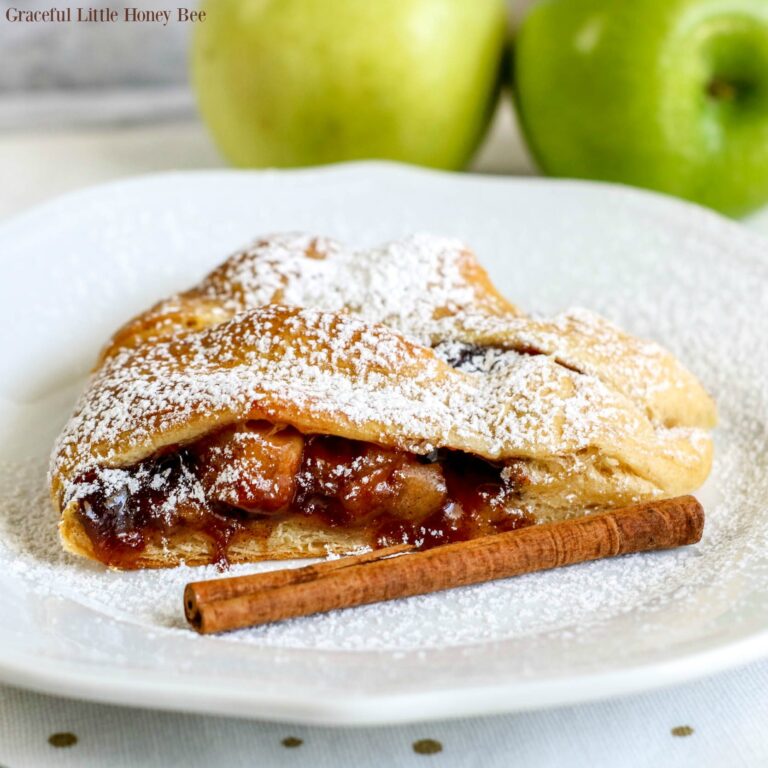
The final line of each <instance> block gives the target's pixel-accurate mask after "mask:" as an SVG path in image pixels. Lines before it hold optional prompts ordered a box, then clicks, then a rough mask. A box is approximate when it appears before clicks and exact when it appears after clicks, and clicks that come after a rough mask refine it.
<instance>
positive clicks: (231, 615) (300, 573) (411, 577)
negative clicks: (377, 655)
mask: <svg viewBox="0 0 768 768" xmlns="http://www.w3.org/2000/svg"><path fill="white" fill-rule="evenodd" d="M703 528H704V510H703V509H702V508H701V505H700V504H699V502H698V501H696V499H695V498H693V497H692V496H681V497H679V498H675V499H666V500H663V501H655V502H645V503H642V504H635V505H633V506H630V507H624V508H622V509H617V510H613V511H611V512H606V513H603V514H598V515H589V516H586V517H580V518H574V519H570V520H566V521H563V522H559V523H548V524H542V525H534V526H531V527H529V528H522V529H519V530H516V531H511V532H509V533H500V534H496V535H494V536H486V537H483V538H479V539H472V540H469V541H462V542H458V543H456V544H446V545H443V546H440V547H435V548H434V549H429V550H425V551H419V552H414V553H412V554H399V553H400V552H402V551H403V549H402V548H401V547H394V548H389V549H388V550H377V551H374V552H371V553H367V554H366V555H362V556H357V557H352V558H341V559H339V560H334V561H330V562H326V563H321V564H319V565H311V566H308V567H305V568H298V569H286V570H281V571H275V572H271V573H265V574H256V575H253V576H239V577H233V578H227V579H216V580H214V581H210V582H196V583H191V584H188V585H187V587H186V589H185V591H184V607H185V613H186V616H187V619H188V620H189V622H190V624H191V625H192V626H193V627H194V628H195V629H196V630H197V631H198V632H200V633H202V634H210V633H215V632H226V631H228V630H232V629H239V628H242V627H249V626H258V625H260V624H266V623H268V622H272V621H280V620H281V619H287V618H292V617H296V616H307V615H309V614H313V613H322V612H326V611H331V610H334V609H337V608H348V607H352V606H355V605H365V604H368V603H376V602H381V601H385V600H394V599H397V598H401V597H409V596H412V595H421V594H426V593H428V592H437V591H439V590H443V589H449V588H451V587H458V586H465V585H468V584H478V583H480V582H484V581H492V580H494V579H503V578H508V577H510V576H518V575H520V574H524V573H531V572H533V571H541V570H545V569H549V568H557V567H559V566H562V565H572V564H575V563H580V562H585V561H588V560H598V559H600V558H603V557H613V556H615V555H622V554H628V553H631V552H642V551H647V550H656V549H669V548H672V547H679V546H683V545H686V544H694V543H695V542H697V541H699V539H700V538H701V534H702V530H703ZM394 550H396V551H394Z"/></svg>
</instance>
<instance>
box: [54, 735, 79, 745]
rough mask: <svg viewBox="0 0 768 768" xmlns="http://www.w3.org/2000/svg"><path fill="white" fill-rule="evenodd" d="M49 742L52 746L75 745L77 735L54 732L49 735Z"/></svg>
mask: <svg viewBox="0 0 768 768" xmlns="http://www.w3.org/2000/svg"><path fill="white" fill-rule="evenodd" d="M48 743H49V744H50V745H51V746H52V747H73V746H74V745H75V744H77V736H75V734H74V733H69V732H65V733H52V734H51V735H50V736H49V737H48Z"/></svg>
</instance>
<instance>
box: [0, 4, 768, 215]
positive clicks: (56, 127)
mask: <svg viewBox="0 0 768 768" xmlns="http://www.w3.org/2000/svg"><path fill="white" fill-rule="evenodd" d="M200 2H201V7H203V8H206V9H207V11H208V17H209V19H208V20H207V21H206V22H204V23H198V24H191V23H179V22H178V20H176V19H175V18H172V19H171V21H170V23H168V24H167V25H163V24H153V23H125V22H123V21H118V22H115V23H92V24H89V23H44V22H36V23H19V22H13V21H11V20H10V19H9V18H8V15H7V13H8V12H9V11H12V9H15V8H19V9H20V10H23V11H33V10H38V11H45V10H48V9H50V8H52V7H55V8H59V9H63V8H67V7H69V8H71V9H76V8H77V7H78V6H79V5H83V6H85V7H88V8H94V9H106V8H109V9H115V10H117V11H118V12H120V11H122V9H124V8H126V7H132V8H136V9H139V10H142V9H143V10H147V11H155V12H156V11H158V10H167V11H171V12H172V15H173V16H175V12H176V9H177V8H178V6H179V0H176V1H175V2H169V0H130V2H124V1H123V0H112V1H111V2H110V1H108V0H93V2H91V3H89V4H79V3H77V2H72V1H71V0H62V2H58V3H52V2H51V0H24V1H23V2H22V1H21V0H0V169H2V171H3V173H4V175H5V176H6V178H8V179H10V180H11V182H10V183H7V184H6V185H4V186H3V187H0V215H7V214H9V213H14V212H17V211H19V210H22V209H23V208H25V207H27V206H29V205H31V204H34V203H36V202H39V201H41V200H42V199H45V198H47V197H50V196H52V195H55V194H57V193H60V192H64V191H67V190H70V189H74V188H77V187H79V186H83V185H88V184H93V183H97V182H99V181H103V180H108V179H113V178H117V177H120V176H125V175H135V174H141V173H146V172H156V171H164V170H170V169H192V168H208V167H223V166H227V165H235V166H241V167H289V166H307V165H318V164H323V163H330V162H339V161H345V160H356V159H366V158H383V159H392V160H398V161H401V162H411V163H416V164H421V165H427V166H432V167H436V168H444V169H449V170H464V169H466V170H472V171H476V172H483V173H499V174H531V173H536V172H541V173H545V174H547V175H550V176H557V177H573V178H586V179H598V180H605V181H614V182H619V183H624V184H630V185H635V186H641V187H646V188H650V189H654V190H657V191H661V192H665V193H668V194H672V195H676V196H678V197H683V198H686V199H689V200H693V201H695V202H698V203H701V204H703V205H706V206H709V207H712V208H714V209H716V210H718V211H720V212H722V213H725V214H726V215H730V216H743V215H745V214H748V213H753V212H755V211H759V210H761V209H762V213H765V212H766V208H765V203H766V202H768V4H767V0H742V1H741V2H739V3H733V2H732V0H579V2H575V0H574V1H573V2H571V1H570V0H547V2H536V0H376V2H363V0H360V1H359V2H357V1H356V0H207V2H206V0H200ZM189 7H190V8H195V7H198V2H197V0H190V2H189ZM195 33H197V34H195ZM510 40H511V41H512V44H511V46H510V45H509V41H510ZM510 51H511V52H512V53H510ZM499 75H500V76H499ZM498 82H501V83H502V86H503V90H502V97H501V98H500V99H499V100H498V101H497V100H496V98H495V95H496V90H495V84H496V83H498ZM510 86H511V88H510ZM510 93H513V94H514V98H512V97H511V96H510ZM491 108H492V109H491ZM489 114H491V118H492V119H490V120H489V119H488V116H489ZM521 126H522V127H523V129H521ZM534 157H535V159H536V162H534V161H533V158H534ZM766 216H768V213H766Z"/></svg>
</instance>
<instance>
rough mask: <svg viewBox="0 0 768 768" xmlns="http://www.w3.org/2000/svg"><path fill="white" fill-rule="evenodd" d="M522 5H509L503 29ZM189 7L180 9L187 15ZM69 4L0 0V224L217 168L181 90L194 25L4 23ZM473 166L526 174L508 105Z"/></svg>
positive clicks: (138, 0)
mask: <svg viewBox="0 0 768 768" xmlns="http://www.w3.org/2000/svg"><path fill="white" fill-rule="evenodd" d="M530 2H531V0H509V2H508V3H507V6H508V11H509V18H510V23H512V20H513V18H515V17H519V15H520V13H521V11H522V10H523V9H524V8H525V7H526V6H527V5H529V4H530ZM195 4H196V3H195V2H194V0H193V2H190V7H195ZM52 5H55V6H56V7H57V8H66V7H70V8H76V7H77V6H78V5H85V4H83V3H80V4H78V3H77V2H72V1H71V0H59V2H56V3H51V1H50V0H47V1H46V0H26V2H23V3H22V2H19V0H15V1H14V0H0V9H1V13H0V169H2V172H3V175H4V176H5V177H6V178H7V179H11V180H12V183H11V184H6V185H0V215H3V214H11V213H15V212H18V211H21V210H23V209H24V208H26V207H28V206H29V205H32V204H35V203H37V202H41V201H42V200H43V199H46V198H47V197H50V196H52V195H53V194H57V193H60V192H65V191H68V190H70V189H75V188H77V187H79V186H82V185H85V184H92V183H96V182H99V181H103V180H108V179H112V178H116V177H119V176H122V175H134V174H140V173H146V172H153V171H163V170H170V169H177V168H206V167H221V166H225V165H227V164H228V163H227V161H226V159H225V158H224V157H223V156H222V154H221V152H220V151H219V150H218V149H217V147H216V145H215V142H214V141H213V139H212V138H211V136H210V133H209V131H208V130H207V129H206V128H205V126H204V125H203V123H202V121H201V119H200V117H199V115H198V111H197V105H196V100H195V96H194V94H193V91H192V88H191V84H190V72H189V65H188V62H189V47H190V42H191V36H192V33H193V28H192V27H193V25H190V24H178V23H173V22H172V23H170V24H169V25H168V26H166V27H163V26H159V25H158V26H154V25H151V24H125V23H116V24H93V25H89V24H44V23H33V24H28V23H15V24H14V23H10V22H8V21H7V20H6V19H5V14H6V11H7V9H9V8H16V7H19V8H23V9H38V10H45V9H48V8H51V7H52ZM88 5H89V6H90V7H94V8H107V7H109V8H123V7H126V6H132V7H138V8H145V9H153V10H154V9H171V10H173V9H175V8H176V7H177V6H178V5H179V3H178V2H168V0H131V2H120V0H112V1H111V2H107V1H106V0H92V1H91V2H90V3H89V4H88ZM471 168H472V169H473V170H479V171H483V172H494V173H529V172H531V171H532V164H531V162H530V160H529V159H528V156H527V153H526V151H525V148H524V145H523V142H522V139H521V138H520V135H519V132H518V130H517V127H516V125H515V123H514V120H513V117H512V107H511V104H510V102H509V99H504V100H502V103H501V104H500V106H499V110H498V113H497V115H496V119H495V120H494V122H493V124H492V128H491V130H490V132H489V135H488V137H487V138H486V140H485V142H484V143H483V146H482V147H481V149H480V150H479V152H478V153H477V154H476V155H475V158H474V161H473V163H472V166H471Z"/></svg>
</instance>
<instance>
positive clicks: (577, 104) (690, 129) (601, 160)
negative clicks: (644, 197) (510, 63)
mask: <svg viewBox="0 0 768 768" xmlns="http://www.w3.org/2000/svg"><path fill="white" fill-rule="evenodd" d="M514 71H515V88H516V100H517V105H518V111H519V114H520V118H521V123H522V126H523V130H524V132H525V134H526V136H527V139H528V143H529V146H530V147H531V150H532V152H533V155H534V157H535V158H536V160H537V162H538V163H539V165H540V167H541V168H542V170H544V171H545V172H546V173H548V174H552V175H555V176H573V177H582V178H592V179H606V180H610V181H618V182H624V183H627V184H634V185H637V186H641V187H648V188H651V189H657V190H661V191H663V192H667V193H670V194H673V195H678V196H680V197H684V198H688V199H689V200H694V201H696V202H699V203H703V204H704V205H708V206H711V207H712V208H716V209H718V210H720V211H723V212H725V213H728V214H732V215H738V214H742V213H745V212H747V211H749V210H750V209H753V208H755V207H756V206H758V205H760V204H762V203H765V202H766V201H768V2H766V0H543V1H542V2H539V3H538V4H537V5H535V6H534V7H533V9H532V10H531V11H530V12H529V13H528V15H527V16H526V17H525V18H524V20H523V23H522V26H521V29H520V32H519V36H518V39H517V43H516V50H515V58H514Z"/></svg>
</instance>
